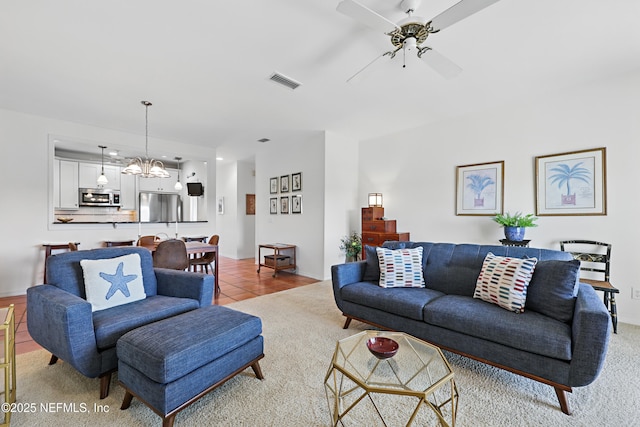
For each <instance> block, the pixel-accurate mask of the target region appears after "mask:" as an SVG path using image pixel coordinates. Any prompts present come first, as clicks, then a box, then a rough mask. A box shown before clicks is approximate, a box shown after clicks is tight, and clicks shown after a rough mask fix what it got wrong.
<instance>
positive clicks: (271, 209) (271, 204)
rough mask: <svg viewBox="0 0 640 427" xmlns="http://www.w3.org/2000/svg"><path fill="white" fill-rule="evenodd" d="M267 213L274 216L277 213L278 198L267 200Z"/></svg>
mask: <svg viewBox="0 0 640 427" xmlns="http://www.w3.org/2000/svg"><path fill="white" fill-rule="evenodd" d="M269 213H270V214H271V215H276V214H277V213H278V198H277V197H272V198H270V199H269Z"/></svg>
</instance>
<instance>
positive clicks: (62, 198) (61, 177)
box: [53, 160, 78, 209]
mask: <svg viewBox="0 0 640 427" xmlns="http://www.w3.org/2000/svg"><path fill="white" fill-rule="evenodd" d="M53 199H54V200H53V201H54V208H55V209H78V162H71V161H68V160H55V161H54V174H53Z"/></svg>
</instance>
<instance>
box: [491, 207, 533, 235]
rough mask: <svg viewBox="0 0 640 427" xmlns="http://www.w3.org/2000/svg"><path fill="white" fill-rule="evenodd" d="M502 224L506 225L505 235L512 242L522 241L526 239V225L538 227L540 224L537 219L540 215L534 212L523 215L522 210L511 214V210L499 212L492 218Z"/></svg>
mask: <svg viewBox="0 0 640 427" xmlns="http://www.w3.org/2000/svg"><path fill="white" fill-rule="evenodd" d="M492 219H493V220H494V221H495V222H497V223H498V224H499V225H500V226H502V227H504V237H505V238H506V239H507V240H511V241H512V242H521V241H522V240H523V239H524V232H525V228H526V227H537V226H538V224H536V223H535V221H537V220H538V217H537V216H535V215H533V214H526V215H523V214H522V213H520V212H516V213H515V214H513V215H511V214H510V213H509V212H507V213H505V214H498V215H496V216H494V217H493V218H492Z"/></svg>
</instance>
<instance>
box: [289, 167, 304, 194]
mask: <svg viewBox="0 0 640 427" xmlns="http://www.w3.org/2000/svg"><path fill="white" fill-rule="evenodd" d="M301 190H302V172H298V173H294V174H292V175H291V191H301Z"/></svg>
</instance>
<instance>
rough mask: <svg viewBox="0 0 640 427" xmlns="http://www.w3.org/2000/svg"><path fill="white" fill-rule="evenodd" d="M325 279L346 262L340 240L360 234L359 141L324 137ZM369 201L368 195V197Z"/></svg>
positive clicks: (328, 135)
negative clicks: (333, 267) (332, 267)
mask: <svg viewBox="0 0 640 427" xmlns="http://www.w3.org/2000/svg"><path fill="white" fill-rule="evenodd" d="M324 156H325V192H324V197H325V204H324V223H325V231H324V278H325V279H328V278H330V277H331V266H332V265H334V264H341V263H343V262H344V261H345V254H344V253H342V252H341V251H340V249H339V246H340V238H341V237H343V236H345V235H347V234H350V233H351V232H352V231H357V232H360V229H361V227H360V216H361V206H365V205H363V204H361V201H360V200H359V199H361V198H360V197H359V195H360V194H359V192H358V163H359V162H358V141H355V140H352V139H349V138H346V137H344V136H341V135H337V134H335V133H332V132H327V133H326V134H325V153H324ZM365 199H366V194H365Z"/></svg>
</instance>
